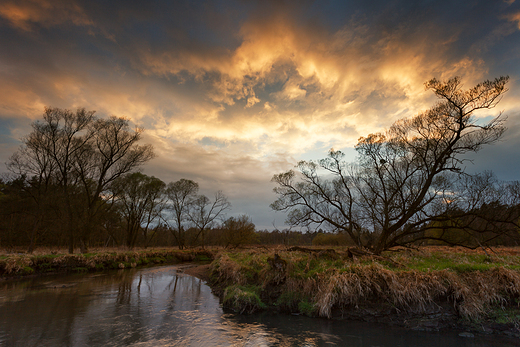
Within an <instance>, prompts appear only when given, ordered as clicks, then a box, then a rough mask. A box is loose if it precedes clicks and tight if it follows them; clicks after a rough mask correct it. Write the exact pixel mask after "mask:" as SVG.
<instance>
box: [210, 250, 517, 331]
mask: <svg viewBox="0 0 520 347" xmlns="http://www.w3.org/2000/svg"><path fill="white" fill-rule="evenodd" d="M490 252H491V251H489V252H488V254H486V253H484V252H482V251H468V250H464V249H459V248H446V247H429V248H422V249H420V250H400V251H399V252H392V253H386V254H384V255H383V256H373V255H368V254H363V253H362V252H356V250H351V251H348V250H339V249H336V250H334V249H329V250H325V249H322V250H319V249H317V250H316V249H305V248H299V247H294V248H292V249H291V248H289V249H288V250H281V249H280V250H278V251H275V250H270V251H269V250H247V251H239V252H222V253H221V254H220V255H218V257H217V258H216V259H215V260H214V261H213V262H212V264H211V267H210V269H209V274H208V276H209V284H210V286H211V287H212V288H213V290H214V292H215V293H216V294H217V295H219V297H220V298H221V300H222V303H223V305H224V307H227V308H229V309H232V310H234V311H237V312H240V313H253V312H257V311H261V310H274V311H278V312H285V313H291V314H297V315H300V314H302V315H308V316H315V317H326V318H331V319H353V320H362V321H370V322H380V323H387V324H392V325H398V326H403V327H406V328H409V329H413V330H429V331H439V330H443V329H457V330H461V331H463V332H468V334H469V335H471V333H485V334H490V333H500V334H505V335H510V336H516V337H520V329H519V327H520V307H519V303H520V257H519V256H518V255H519V254H520V251H519V250H518V249H514V248H507V249H506V248H504V249H496V250H494V253H493V252H491V253H490ZM469 335H468V336H469Z"/></svg>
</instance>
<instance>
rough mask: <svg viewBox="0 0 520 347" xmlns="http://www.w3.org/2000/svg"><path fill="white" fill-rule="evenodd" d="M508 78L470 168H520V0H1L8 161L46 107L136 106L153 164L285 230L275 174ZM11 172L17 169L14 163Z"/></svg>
mask: <svg viewBox="0 0 520 347" xmlns="http://www.w3.org/2000/svg"><path fill="white" fill-rule="evenodd" d="M502 75H509V76H510V82H509V83H508V89H509V91H508V92H507V93H506V94H505V95H504V97H503V99H502V100H501V102H500V103H499V105H498V106H497V107H496V108H494V109H492V110H487V111H486V112H482V113H479V114H477V117H478V118H479V121H480V120H481V121H482V122H485V121H486V120H489V119H491V118H492V117H495V116H497V115H498V114H500V112H503V115H504V116H507V121H506V126H507V128H508V130H507V131H506V133H505V134H504V136H503V138H502V140H501V141H500V142H499V143H497V144H494V145H492V146H490V147H487V148H483V149H482V150H481V151H480V152H479V153H477V154H476V155H473V156H472V157H471V159H472V162H468V163H467V167H466V170H467V171H468V172H478V171H483V170H493V171H494V172H495V173H496V175H497V176H498V178H499V179H502V180H518V179H520V155H519V153H518V151H517V149H518V148H520V103H519V101H520V88H519V87H520V81H519V78H520V0H516V1H515V0H461V1H451V0H436V1H433V0H416V1H404V0H401V1H394V0H383V1H377V0H376V1H363V0H359V1H357V0H350V1H326V0H324V1H305V0H301V1H269V0H264V1H243V0H237V1H225V0H220V1H217V0H215V1H146V2H143V1H96V0H85V1H79V0H63V1H60V0H54V1H51V0H14V1H10V0H2V1H0V162H2V163H5V162H6V161H7V160H8V159H9V157H10V156H11V155H12V154H13V153H14V152H15V151H16V150H17V149H18V148H19V146H20V145H21V138H22V137H23V136H25V135H27V134H28V133H29V132H30V131H31V123H32V122H34V121H36V120H39V119H42V115H43V110H44V107H46V106H50V107H59V108H64V109H71V110H75V109H77V108H85V109H87V110H95V111H96V114H97V115H98V116H99V117H108V116H110V115H116V116H124V117H127V118H129V119H130V120H131V122H132V124H133V125H136V126H142V127H144V128H145V132H144V136H143V140H142V143H143V144H144V143H151V144H153V146H154V149H155V152H156V155H157V156H156V158H154V159H153V160H151V161H150V162H148V163H147V164H146V165H144V166H143V167H142V171H143V172H144V173H145V174H147V175H153V176H156V177H158V178H160V179H162V180H163V181H165V182H166V183H168V182H172V181H177V180H179V179H181V178H186V179H191V180H194V181H196V182H198V183H199V185H200V188H201V192H202V193H204V194H206V195H208V196H213V194H214V193H215V192H216V191H218V190H222V191H223V193H224V194H225V195H227V196H228V198H229V201H230V202H231V204H232V206H233V208H232V210H230V211H229V213H228V216H238V215H240V214H247V215H249V216H250V217H251V218H252V220H253V222H254V223H255V224H256V227H257V229H264V228H267V229H272V228H273V227H277V228H282V227H283V226H284V221H285V215H284V214H283V213H280V212H276V213H275V212H274V211H272V210H271V209H270V207H269V204H270V203H272V202H273V201H274V200H275V199H276V195H275V194H274V193H273V191H272V189H273V188H274V184H273V183H272V182H271V178H272V176H273V175H274V174H277V173H281V172H284V171H287V170H289V169H292V168H294V166H295V165H296V163H297V162H298V161H300V160H316V159H321V158H324V157H326V155H327V152H328V150H329V149H330V148H334V149H336V150H338V149H339V150H342V151H344V152H345V153H346V158H347V160H349V161H354V160H355V156H356V153H355V150H354V146H355V145H356V143H357V141H358V139H359V138H360V137H361V136H366V135H368V134H370V133H374V132H378V131H383V130H384V129H385V128H387V127H389V126H390V125H391V124H392V123H393V122H395V121H396V120H398V119H401V118H405V117H411V116H414V115H416V114H418V113H420V112H421V111H425V110H427V109H428V108H430V107H431V106H433V105H434V104H435V102H436V101H437V99H436V98H435V96H434V95H433V93H432V92H431V91H427V90H426V89H425V87H424V83H425V82H426V81H428V80H430V79H431V78H434V77H435V78H437V79H441V80H446V79H449V78H452V77H455V76H460V77H461V79H462V82H463V83H464V86H465V87H466V88H470V87H472V86H474V85H475V84H477V83H479V82H482V81H484V80H487V79H491V80H492V79H494V78H496V77H499V76H502ZM0 172H2V173H3V172H7V169H6V167H5V165H2V166H1V167H0Z"/></svg>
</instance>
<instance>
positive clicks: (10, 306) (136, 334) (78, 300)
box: [0, 266, 520, 347]
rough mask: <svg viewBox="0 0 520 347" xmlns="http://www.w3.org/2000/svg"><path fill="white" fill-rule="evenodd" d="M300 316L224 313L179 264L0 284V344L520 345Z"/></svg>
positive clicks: (492, 338) (504, 339)
mask: <svg viewBox="0 0 520 347" xmlns="http://www.w3.org/2000/svg"><path fill="white" fill-rule="evenodd" d="M458 333H459V332H443V333H428V332H418V331H406V330H404V329H401V328H395V327H389V326H384V325H377V324H373V323H362V322H352V321H340V320H326V319H318V318H308V317H304V316H291V315H282V314H280V315H276V314H256V315H238V314H234V313H230V312H226V311H224V310H223V309H222V308H221V306H220V305H219V300H218V298H217V297H216V296H215V295H213V294H212V293H211V289H210V288H209V287H208V286H207V285H206V284H205V283H204V281H202V280H200V279H198V278H196V277H192V276H189V275H187V274H185V273H183V272H182V267H179V266H161V267H153V268H143V269H131V270H120V271H113V272H106V273H95V274H80V275H78V274H75V275H56V276H44V277H36V278H30V279H22V280H5V281H2V282H0V346H74V347H76V346H197V347H199V346H309V347H310V346H353V347H362V346H363V347H365V346H367V347H368V346H421V347H426V346H437V347H439V346H440V347H447V346H457V347H465V346H517V345H518V344H519V343H520V341H518V340H517V339H513V338H507V337H499V336H486V335H482V336H478V335H477V336H475V337H474V338H467V337H460V336H459V335H458Z"/></svg>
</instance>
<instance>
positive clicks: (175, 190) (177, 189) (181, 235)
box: [166, 178, 199, 249]
mask: <svg viewBox="0 0 520 347" xmlns="http://www.w3.org/2000/svg"><path fill="white" fill-rule="evenodd" d="M198 191H199V184H198V183H197V182H194V181H192V180H187V179H184V178H182V179H180V180H178V181H176V182H170V183H169V184H168V187H167V189H166V195H167V197H168V200H169V201H170V209H171V211H172V213H173V222H174V225H175V227H174V228H169V229H170V231H171V233H172V235H173V237H174V238H175V241H177V245H178V246H179V249H183V248H184V247H186V232H185V230H186V227H187V225H186V224H187V222H189V220H190V215H189V212H190V206H191V205H192V204H193V201H194V200H195V199H196V197H197V192H198Z"/></svg>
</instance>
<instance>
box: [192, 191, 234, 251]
mask: <svg viewBox="0 0 520 347" xmlns="http://www.w3.org/2000/svg"><path fill="white" fill-rule="evenodd" d="M230 208H231V204H230V203H229V202H228V200H227V197H226V196H225V195H224V194H223V193H222V192H221V191H218V192H217V193H216V194H215V199H214V200H213V201H211V200H210V199H209V198H208V197H207V196H205V195H199V196H198V197H197V198H196V199H195V200H193V202H192V204H191V206H190V211H189V219H190V221H191V222H192V223H193V225H194V226H195V228H196V229H197V234H196V236H195V241H197V240H198V239H199V237H200V238H201V242H202V247H203V248H204V234H205V232H206V231H207V230H208V229H210V228H211V227H213V225H214V223H215V222H216V221H217V219H218V218H220V217H222V216H223V214H224V212H225V211H226V210H228V209H230Z"/></svg>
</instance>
